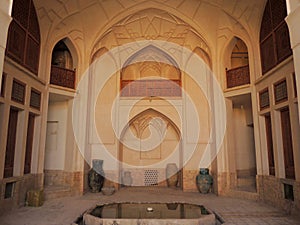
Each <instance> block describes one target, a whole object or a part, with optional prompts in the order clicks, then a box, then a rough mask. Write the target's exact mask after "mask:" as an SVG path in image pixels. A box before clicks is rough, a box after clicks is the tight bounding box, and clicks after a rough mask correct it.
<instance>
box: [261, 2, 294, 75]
mask: <svg viewBox="0 0 300 225" xmlns="http://www.w3.org/2000/svg"><path fill="white" fill-rule="evenodd" d="M286 16H287V9H286V1H285V0H268V1H267V4H266V7H265V11H264V15H263V19H262V22H261V30H260V52H261V63H262V72H263V74H265V73H266V72H268V71H269V70H271V69H272V68H273V67H275V66H276V65H278V64H279V63H280V62H282V61H283V60H284V59H286V58H287V57H288V56H290V55H291V54H292V49H291V45H290V37H289V31H288V26H287V24H286V22H285V17H286Z"/></svg>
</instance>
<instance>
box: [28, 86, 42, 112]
mask: <svg viewBox="0 0 300 225" xmlns="http://www.w3.org/2000/svg"><path fill="white" fill-rule="evenodd" d="M30 106H31V107H33V108H36V109H40V107H41V92H39V91H37V90H35V89H31V94H30Z"/></svg>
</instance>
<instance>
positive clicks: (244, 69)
mask: <svg viewBox="0 0 300 225" xmlns="http://www.w3.org/2000/svg"><path fill="white" fill-rule="evenodd" d="M225 68H226V87H227V88H233V87H238V86H242V85H247V84H250V72H249V58H248V48H247V45H246V44H245V42H244V41H243V40H242V39H240V38H238V37H233V38H232V40H231V41H230V42H229V44H228V47H227V50H226V52H225Z"/></svg>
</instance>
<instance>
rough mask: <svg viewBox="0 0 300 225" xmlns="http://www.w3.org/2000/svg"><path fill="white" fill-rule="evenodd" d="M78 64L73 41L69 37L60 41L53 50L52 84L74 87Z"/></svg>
mask: <svg viewBox="0 0 300 225" xmlns="http://www.w3.org/2000/svg"><path fill="white" fill-rule="evenodd" d="M77 64H78V57H77V54H76V50H75V47H74V45H73V43H72V42H71V41H70V40H69V39H68V38H64V39H61V40H60V41H58V42H57V43H56V44H55V46H54V48H53V50H52V57H51V75H50V84H53V85H58V86H62V87H66V88H72V89H74V88H75V82H76V77H75V71H76V66H77Z"/></svg>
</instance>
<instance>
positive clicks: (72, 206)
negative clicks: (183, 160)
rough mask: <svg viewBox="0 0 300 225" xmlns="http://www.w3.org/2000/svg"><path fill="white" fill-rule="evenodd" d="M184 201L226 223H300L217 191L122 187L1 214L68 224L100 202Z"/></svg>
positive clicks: (20, 222) (5, 221)
mask: <svg viewBox="0 0 300 225" xmlns="http://www.w3.org/2000/svg"><path fill="white" fill-rule="evenodd" d="M113 202H185V203H195V204H201V205H204V206H205V207H207V208H209V209H211V210H212V211H214V212H215V213H216V214H217V215H219V216H220V217H221V218H222V219H223V220H224V222H225V223H224V224H225V225H229V224H230V225H288V224H289V225H300V217H293V216H289V215H286V214H285V213H284V212H282V211H280V210H279V209H277V208H274V207H272V206H270V205H266V204H264V203H261V202H256V201H250V200H244V199H237V198H232V197H219V196H216V195H214V194H206V195H204V194H200V193H190V192H182V191H181V190H176V189H170V188H153V187H151V188H123V189H121V190H120V191H117V192H116V193H115V194H113V195H111V196H105V195H103V194H102V193H96V194H92V193H88V194H85V195H83V196H78V197H65V198H59V199H53V200H48V201H46V202H45V203H44V205H43V206H41V207H38V208H34V207H21V208H19V209H16V210H13V211H11V212H9V213H7V214H5V215H3V216H2V217H0V224H1V225H69V224H71V223H72V222H74V221H75V220H76V218H77V217H78V216H80V214H82V213H83V212H84V211H85V210H87V209H89V208H92V207H94V206H95V205H96V204H97V203H99V204H102V203H113ZM299 215H300V213H299Z"/></svg>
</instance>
